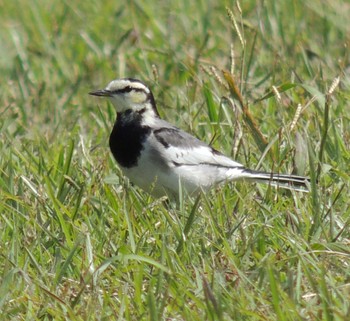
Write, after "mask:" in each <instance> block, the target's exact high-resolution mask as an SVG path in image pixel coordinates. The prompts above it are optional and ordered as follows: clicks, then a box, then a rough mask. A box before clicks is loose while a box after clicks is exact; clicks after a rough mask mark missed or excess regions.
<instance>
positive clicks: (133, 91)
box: [105, 78, 151, 112]
mask: <svg viewBox="0 0 350 321" xmlns="http://www.w3.org/2000/svg"><path fill="white" fill-rule="evenodd" d="M105 90H106V91H108V92H110V94H111V95H110V96H109V99H110V100H111V102H112V103H113V105H114V106H115V108H116V110H117V112H123V111H125V110H127V109H132V110H135V111H137V110H140V109H143V108H144V104H145V103H146V102H147V101H148V98H149V95H150V93H151V92H150V89H149V88H148V87H147V86H146V85H144V84H143V83H142V82H140V81H138V80H133V79H128V78H125V79H117V80H113V81H111V82H110V83H109V84H108V85H107V87H106V88H105Z"/></svg>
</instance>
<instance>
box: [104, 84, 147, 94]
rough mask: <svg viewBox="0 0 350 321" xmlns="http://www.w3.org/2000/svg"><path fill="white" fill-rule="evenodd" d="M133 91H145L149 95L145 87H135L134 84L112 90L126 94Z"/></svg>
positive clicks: (115, 92)
mask: <svg viewBox="0 0 350 321" xmlns="http://www.w3.org/2000/svg"><path fill="white" fill-rule="evenodd" d="M131 91H136V92H143V93H144V94H145V95H148V92H147V91H146V90H145V89H143V88H135V87H132V86H126V87H124V88H121V89H116V90H112V91H111V93H112V94H124V93H129V92H131Z"/></svg>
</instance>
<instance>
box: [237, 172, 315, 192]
mask: <svg viewBox="0 0 350 321" xmlns="http://www.w3.org/2000/svg"><path fill="white" fill-rule="evenodd" d="M242 174H243V175H242V178H243V179H246V180H252V181H255V182H261V183H265V184H270V185H272V186H278V187H281V188H286V189H291V190H295V191H300V192H309V188H308V187H309V183H310V179H309V178H307V177H303V176H297V175H288V174H276V173H266V172H260V171H254V170H251V169H244V171H243V173H242Z"/></svg>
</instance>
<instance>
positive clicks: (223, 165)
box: [89, 78, 309, 198]
mask: <svg viewBox="0 0 350 321" xmlns="http://www.w3.org/2000/svg"><path fill="white" fill-rule="evenodd" d="M89 94H90V95H93V96H97V97H105V98H108V99H109V100H110V102H111V103H112V104H113V106H114V107H115V109H116V114H117V116H116V121H115V123H114V126H113V130H112V132H111V134H110V137H109V146H110V150H111V152H112V154H113V156H114V158H115V160H116V162H117V163H118V165H119V167H120V168H121V170H122V172H123V174H124V175H125V176H126V177H128V178H129V180H130V181H131V183H133V184H135V185H137V186H138V187H140V188H141V189H143V190H144V191H146V192H147V193H149V194H151V195H153V196H154V197H162V196H167V197H169V198H178V197H179V193H180V191H185V192H186V193H187V194H189V195H196V194H198V193H199V192H200V191H204V192H206V191H208V190H210V189H211V188H213V187H214V186H217V185H219V184H223V183H225V182H230V181H238V180H245V181H252V182H262V183H267V184H270V185H273V186H278V187H282V188H287V189H291V190H296V191H302V192H307V191H308V186H309V185H308V182H309V179H308V178H306V177H302V176H297V175H288V174H278V173H272V172H271V173H269V172H263V171H257V170H253V169H249V168H247V167H245V166H244V165H242V164H240V163H238V162H236V161H234V160H232V159H231V158H229V157H227V156H225V155H224V154H222V153H221V152H219V151H217V150H216V149H214V148H213V147H211V146H210V145H208V144H206V143H205V142H203V141H201V140H199V139H198V138H196V137H194V136H192V135H191V134H189V133H187V132H185V131H183V130H181V129H180V128H178V127H176V126H174V125H172V124H171V123H169V122H167V121H165V120H164V119H161V117H160V115H159V113H158V110H157V106H156V101H155V98H154V96H153V93H152V91H151V90H150V88H149V87H148V86H147V85H146V84H145V83H144V82H142V81H141V80H138V79H134V78H120V79H116V80H112V81H111V82H109V84H108V85H107V86H106V87H105V88H104V89H99V90H95V91H91V92H89Z"/></svg>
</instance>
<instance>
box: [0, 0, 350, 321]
mask: <svg viewBox="0 0 350 321" xmlns="http://www.w3.org/2000/svg"><path fill="white" fill-rule="evenodd" d="M19 8H20V10H18V9H19ZM349 10H350V7H349V5H348V3H347V2H346V1H330V0H324V1H309V3H308V4H305V3H304V2H303V1H299V0H294V1H275V2H271V3H270V2H264V3H262V2H259V1H253V0H250V1H244V2H243V1H242V2H241V3H240V6H237V5H236V3H233V4H232V6H230V7H228V8H226V7H225V6H224V5H223V4H215V2H213V3H207V2H205V1H200V0H198V1H196V2H188V1H177V2H175V3H174V2H170V1H163V2H161V3H159V2H155V1H148V2H147V4H144V3H142V2H141V1H133V2H131V3H130V4H118V3H117V2H108V3H102V2H98V1H88V2H84V3H81V2H78V1H75V2H70V3H68V2H62V1H50V2H47V1H41V0H37V1H34V0H30V1H23V0H17V1H13V2H6V3H3V4H1V10H0V12H1V13H0V17H1V19H0V27H1V28H0V30H1V31H0V48H1V52H2V54H1V57H0V68H1V74H2V77H1V80H0V81H1V86H0V97H1V102H2V103H1V107H0V112H1V115H2V117H1V118H0V149H1V150H0V155H1V157H0V226H1V228H0V240H1V241H0V255H1V260H0V319H2V320H111V319H113V320H114V319H118V320H144V319H148V320H164V319H165V320H348V319H349V317H350V304H349V302H350V269H349V262H350V260H349V259H350V251H349V238H350V235H349V223H350V205H349V201H348V193H349V188H350V179H349V174H348V173H349V161H350V153H349V147H350V134H349V128H350V111H349V98H350V90H349V88H350V77H349V65H350V60H349V45H350V43H349V38H348V35H349V24H348V23H347V17H348V16H349ZM222 70H226V72H225V73H222ZM124 76H125V77H126V76H132V77H137V78H140V79H143V80H144V81H146V82H147V83H148V84H149V85H150V86H151V88H152V90H153V91H154V94H155V96H156V99H157V101H158V108H159V111H160V114H161V115H162V116H163V117H164V118H166V119H167V120H169V121H171V122H172V123H176V124H177V125H178V126H179V127H181V128H183V129H185V130H187V131H189V132H191V133H193V134H195V135H197V136H198V137H200V138H201V139H203V140H205V141H207V142H211V143H212V145H213V146H214V147H215V148H217V149H219V150H220V151H222V152H224V153H225V154H227V155H231V156H232V157H233V158H235V159H236V160H238V161H240V162H241V163H244V164H246V165H247V166H249V167H251V168H260V169H265V170H274V171H278V172H292V171H293V172H296V173H299V174H301V175H308V176H309V177H310V178H311V185H310V188H311V192H310V193H308V194H303V193H297V192H289V191H283V190H275V189H271V188H269V187H267V186H261V185H254V184H253V185H249V184H246V183H237V184H229V185H227V186H223V187H219V188H217V189H214V190H213V191H211V192H210V193H208V194H206V195H202V196H201V198H200V199H197V200H194V199H193V200H192V199H186V198H184V199H182V201H181V202H180V204H178V206H177V207H176V206H174V205H172V204H170V205H169V206H165V205H164V202H163V201H162V200H157V199H153V198H152V197H150V196H148V195H147V194H145V193H144V192H142V191H141V190H139V189H137V187H133V186H131V185H130V183H129V182H128V181H127V180H126V179H124V177H123V175H122V173H121V172H120V170H119V169H118V167H117V166H116V164H115V162H114V161H113V159H112V157H111V154H110V152H109V149H108V143H107V141H108V135H109V132H110V130H111V126H112V124H113V122H114V118H115V113H114V110H113V108H112V106H111V105H110V104H107V103H105V102H101V101H98V100H95V99H92V98H91V97H89V96H88V95H87V93H88V92H89V91H90V90H93V89H97V88H101V87H103V86H105V85H106V84H107V83H108V82H109V81H110V80H111V79H113V78H116V77H124ZM337 77H339V81H340V82H339V84H338V83H336V82H334V79H336V78H337ZM332 84H333V85H332Z"/></svg>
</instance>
